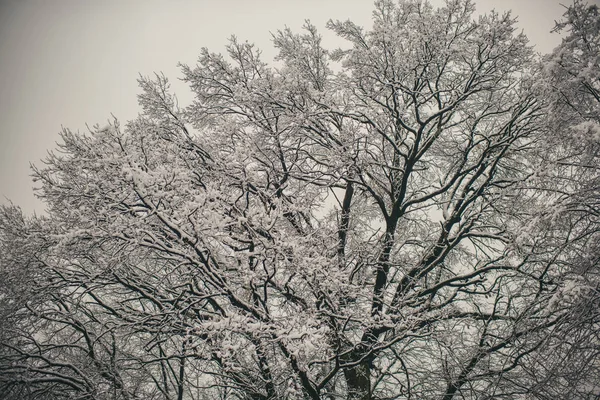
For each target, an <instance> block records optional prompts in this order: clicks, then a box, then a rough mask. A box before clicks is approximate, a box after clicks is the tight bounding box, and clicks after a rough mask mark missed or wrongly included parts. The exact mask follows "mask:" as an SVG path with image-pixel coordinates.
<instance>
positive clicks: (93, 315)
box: [0, 0, 600, 400]
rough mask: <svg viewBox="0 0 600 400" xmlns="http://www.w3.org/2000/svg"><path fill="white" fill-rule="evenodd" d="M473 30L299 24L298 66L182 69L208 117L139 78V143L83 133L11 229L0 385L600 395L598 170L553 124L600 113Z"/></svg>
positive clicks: (169, 393) (497, 36) (436, 17)
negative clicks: (324, 41) (36, 205)
mask: <svg viewBox="0 0 600 400" xmlns="http://www.w3.org/2000/svg"><path fill="white" fill-rule="evenodd" d="M580 6H581V5H580V4H579V3H576V4H575V5H574V6H573V7H572V8H571V9H570V10H573V9H577V7H580ZM581 7H583V6H581ZM587 10H594V9H593V8H589V9H587ZM473 12H474V6H473V4H472V3H471V2H470V1H468V0H452V1H448V2H447V3H446V5H445V6H444V7H442V8H438V9H434V8H433V7H432V6H431V5H430V4H428V3H426V2H420V1H412V0H402V1H400V2H399V3H397V4H396V3H392V2H390V1H378V2H376V4H375V12H374V28H373V29H372V30H371V31H364V30H363V29H362V28H360V27H358V26H356V25H355V24H353V23H352V22H350V21H346V22H339V21H337V22H333V21H331V22H330V23H329V25H328V28H329V29H331V30H333V31H334V32H335V33H337V34H338V35H339V36H341V37H343V38H345V39H346V40H347V41H348V43H349V48H347V49H343V50H336V51H332V52H330V51H327V50H325V49H323V48H322V47H321V38H320V36H319V34H318V33H317V30H316V28H315V27H314V26H312V25H311V24H310V23H308V22H307V23H306V25H305V27H304V33H302V34H295V33H293V32H291V31H290V30H284V31H281V32H278V33H277V34H276V35H274V39H273V40H274V44H275V46H276V47H277V49H278V50H279V55H278V61H279V66H278V68H273V67H269V66H268V65H267V64H266V63H265V62H263V61H261V59H260V52H259V51H258V50H257V49H255V48H254V46H253V45H250V44H248V43H242V42H239V41H238V40H237V39H235V38H233V39H232V40H231V42H230V44H229V46H228V47H227V55H228V57H227V58H226V57H225V56H222V55H220V54H214V53H210V52H209V51H208V50H206V49H204V50H202V52H201V55H200V58H199V60H198V65H197V66H195V67H189V66H182V69H183V74H184V79H185V81H186V82H188V83H189V85H190V87H191V88H192V90H193V91H194V93H195V101H194V103H193V104H192V105H190V106H189V107H187V108H185V109H180V108H179V106H178V103H177V100H176V98H175V97H174V96H173V95H172V94H170V92H169V85H168V81H167V79H166V78H165V77H164V76H162V75H157V76H156V77H155V79H147V78H140V81H139V83H140V87H141V89H142V93H141V95H140V96H139V100H140V105H141V107H142V108H143V113H142V114H141V115H140V116H139V117H138V118H137V119H135V120H133V121H131V122H129V123H128V124H126V126H125V127H124V128H121V126H120V125H119V123H118V122H117V121H114V122H113V123H111V124H109V125H108V126H106V127H104V128H100V127H96V128H94V129H93V130H91V131H90V132H89V133H88V134H79V133H73V132H71V131H69V130H64V131H63V133H62V139H63V143H62V144H61V145H60V152H58V153H53V154H51V155H50V156H49V157H48V158H47V159H46V160H45V166H44V167H43V168H40V169H35V177H36V179H37V180H38V182H39V183H40V184H41V189H40V192H39V195H40V197H41V198H42V199H43V200H44V201H45V202H46V204H47V207H48V216H47V217H44V218H32V219H28V218H24V217H23V216H22V215H21V213H20V212H19V211H18V210H17V209H15V208H14V207H5V208H4V209H3V214H2V218H1V219H0V220H1V221H2V225H1V226H2V230H1V232H0V244H1V246H2V249H4V250H5V251H4V252H2V254H3V256H2V258H1V259H0V266H1V267H2V269H3V272H4V270H7V271H16V272H15V273H14V276H15V277H21V279H15V280H9V281H8V283H7V284H5V285H4V286H2V290H3V293H2V296H1V297H0V300H2V301H3V306H2V307H3V312H4V313H5V314H6V315H7V318H6V321H7V324H10V329H7V330H6V332H9V334H6V335H3V336H2V352H1V353H0V357H1V360H0V371H2V372H3V375H4V376H6V377H7V378H6V379H3V380H0V393H3V394H4V395H5V397H9V398H10V397H11V396H12V397H13V398H23V397H30V398H35V397H36V396H37V397H44V396H45V397H44V398H50V397H51V396H53V397H55V398H69V396H71V397H81V398H89V399H104V398H106V399H109V398H132V399H133V398H144V399H146V398H148V399H153V398H156V399H178V400H179V399H184V398H190V399H191V398H223V399H280V398H281V399H321V398H327V399H338V398H345V399H392V398H393V399H398V398H407V399H409V398H413V399H415V398H426V399H429V398H432V399H433V398H440V399H458V398H473V399H474V398H548V397H545V396H552V397H555V398H556V397H563V398H564V397H569V398H586V396H588V395H591V394H596V395H597V394H598V389H599V388H598V387H596V386H594V379H595V378H597V377H598V367H599V365H598V361H597V360H598V357H597V354H598V350H599V348H600V347H599V345H600V342H599V341H598V334H597V332H598V326H599V322H600V319H598V313H597V311H595V310H596V309H597V306H598V302H599V299H600V297H599V296H598V294H599V290H598V288H599V282H598V279H597V277H598V270H597V263H598V258H597V256H598V253H597V251H596V250H597V247H593V246H597V245H595V243H598V240H597V239H598V232H599V230H598V212H597V210H598V209H597V199H598V196H597V195H598V186H597V183H598V173H597V172H598V171H597V168H587V167H585V166H582V165H579V164H577V166H578V167H579V169H578V168H576V167H577V166H576V165H574V164H573V161H574V160H579V159H578V158H577V157H578V156H577V154H575V153H574V151H573V149H574V148H575V147H577V146H575V147H574V145H573V143H576V141H574V140H570V139H568V137H570V136H572V135H573V133H572V132H574V131H578V130H580V125H576V126H575V127H573V126H570V127H568V128H565V130H564V131H561V132H558V131H556V130H552V129H553V127H555V126H556V124H555V123H554V122H553V120H552V119H551V118H550V117H548V114H549V113H548V111H549V110H553V108H552V107H561V108H560V109H561V111H564V113H563V114H562V115H561V121H573V118H569V117H568V116H569V115H571V114H573V111H572V110H571V109H573V108H574V109H577V110H578V112H580V114H579V116H578V117H577V118H584V119H585V118H588V115H591V114H593V113H594V112H597V110H598V108H597V107H598V104H596V103H594V102H593V101H591V100H589V101H588V100H581V99H578V100H577V101H575V100H570V101H569V102H568V104H566V105H565V104H564V103H561V102H560V101H558V100H556V98H557V97H556V96H558V97H560V96H562V95H561V94H560V91H561V90H563V92H565V93H574V92H576V91H577V88H573V87H572V86H570V87H565V88H564V89H557V88H556V87H555V86H553V84H552V82H555V83H556V82H561V83H565V82H564V80H563V79H561V78H560V74H557V73H556V71H555V70H553V69H542V68H539V67H538V64H537V61H538V60H537V59H536V57H535V55H534V54H533V52H532V50H531V48H530V47H528V46H527V40H526V38H525V37H524V36H523V35H522V34H515V28H514V20H513V19H511V17H510V15H509V14H506V15H499V14H497V13H490V14H488V15H486V16H483V17H481V18H479V19H478V20H477V21H474V20H473V19H472V15H473ZM569 12H571V11H569ZM590 13H591V14H590V15H589V16H587V17H585V18H588V17H589V18H591V19H592V20H593V18H592V17H594V18H596V19H595V21H597V13H596V14H593V11H590ZM586 15H587V14H586ZM589 18H588V19H589ZM574 21H575V20H573V21H571V22H570V23H571V25H573V26H578V25H577V24H576V22H574ZM577 21H579V20H577ZM590 23H591V22H590ZM594 23H596V26H597V22H594ZM561 26H562V25H561ZM573 32H575V31H573ZM596 32H597V30H596ZM574 34H575V33H574ZM565 43H571V42H568V41H567V42H565ZM562 47H563V48H562V50H561V49H559V50H557V52H558V53H560V54H562V56H561V57H566V56H565V54H567V53H568V52H569V51H570V52H571V53H572V54H579V53H578V52H577V51H575V50H573V49H572V48H571V47H569V45H565V44H564V43H563V46H562ZM557 52H555V54H558V53H557ZM590 54H591V52H590ZM596 62H597V61H596ZM333 63H337V64H336V66H337V67H336V68H333V67H331V66H332V65H333ZM336 71H337V72H336ZM561 73H562V72H561ZM549 82H550V83H549ZM577 82H579V81H577ZM597 83H598V82H597V80H596V81H594V82H593V83H592V86H591V87H592V88H595V89H594V90H595V91H589V90H588V95H592V97H593V94H594V93H597V86H594V85H597ZM583 86H584V87H586V86H585V83H584V84H583ZM588 86H589V85H588ZM588 103H589V104H588ZM580 104H585V107H583V106H581V107H580V106H579V105H580ZM584 108H585V109H584ZM553 115H555V114H553ZM585 121H588V120H587V119H585ZM565 123H566V122H565ZM586 126H587V125H586ZM549 133H552V134H553V136H552V137H554V138H555V140H552V141H546V140H545V138H546V137H547V135H548V134H549ZM561 134H562V135H563V136H564V137H565V138H561ZM549 143H552V145H550V144H549ZM595 143H596V144H595V145H596V151H595V152H593V151H592V152H589V151H588V153H586V157H587V159H586V160H587V161H586V163H587V164H586V165H588V164H589V165H595V164H594V162H595V160H596V159H597V141H596V142H595ZM587 149H588V150H589V149H590V147H589V146H588V148H587ZM565 160H566V161H567V162H568V164H567V165H566V164H565ZM577 163H579V161H577ZM540 166H543V168H540ZM581 168H584V170H585V173H583V171H584V170H582V169H581ZM583 175H585V180H581V179H582V176H583ZM590 249H592V250H593V252H590V253H589V254H588V251H589V250H590ZM592 253H593V255H591V256H590V254H592ZM23 280H25V282H27V284H26V283H24V282H23ZM26 285H29V286H30V287H31V288H33V290H31V291H30V292H25V293H20V291H21V289H22V288H23V287H24V286H26ZM15 293H20V294H19V296H20V297H19V298H18V301H12V300H10V299H12V298H14V296H15ZM5 303H6V304H5ZM569 338H572V340H568V339H569ZM557 354H565V361H564V362H563V363H562V364H560V362H559V360H558V358H557ZM18 377H21V378H18ZM555 379H556V380H557V382H556V384H552V385H549V384H548V383H549V382H551V381H552V380H555Z"/></svg>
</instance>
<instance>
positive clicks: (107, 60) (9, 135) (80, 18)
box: [0, 0, 600, 213]
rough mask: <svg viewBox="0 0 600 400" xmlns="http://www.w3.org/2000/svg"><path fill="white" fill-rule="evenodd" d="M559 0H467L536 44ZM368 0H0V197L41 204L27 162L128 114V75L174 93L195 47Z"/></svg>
mask: <svg viewBox="0 0 600 400" xmlns="http://www.w3.org/2000/svg"><path fill="white" fill-rule="evenodd" d="M592 1H596V2H598V1H600V0H592ZM560 2H562V3H564V4H568V3H569V1H568V0H476V4H477V10H478V12H481V13H483V12H487V11H489V10H491V9H492V8H496V9H497V10H499V11H506V10H509V9H512V10H513V14H514V15H515V16H518V18H519V27H520V28H522V29H523V30H524V32H525V34H526V35H527V36H528V37H529V39H530V41H531V43H532V44H534V45H535V46H536V49H537V50H538V51H539V52H543V53H545V52H549V51H551V50H552V48H554V47H555V46H556V45H557V44H558V43H559V41H560V38H559V37H558V36H557V35H556V34H550V33H549V32H550V30H551V29H552V27H553V25H554V22H553V21H554V20H556V19H559V18H560V17H561V15H562V13H563V11H564V8H563V7H562V6H561V5H560ZM434 3H436V1H434ZM372 4H373V2H372V1H370V0H197V1H191V0H190V1H185V0H170V1H167V0H163V1H158V0H102V1H100V0H96V1H92V0H0V202H2V203H6V202H7V201H8V200H12V201H13V202H14V203H15V204H17V205H20V206H21V207H22V208H23V210H24V211H25V212H27V213H31V212H37V213H41V212H43V210H44V206H43V204H42V203H40V202H39V201H38V200H37V199H35V197H34V195H33V190H32V186H33V183H32V181H31V178H30V176H29V175H30V168H29V165H30V163H35V164H38V165H39V164H40V160H41V159H42V158H44V157H45V155H46V152H47V151H48V150H50V149H52V148H54V147H55V143H56V142H57V141H58V140H59V137H58V133H59V132H60V130H61V126H64V127H68V128H70V129H72V130H75V131H77V130H80V131H85V130H86V125H85V124H86V123H87V124H89V125H90V126H92V125H94V124H96V123H99V124H101V125H104V124H106V122H107V120H108V119H109V118H110V115H111V113H112V114H114V115H115V116H116V117H117V118H118V119H119V120H121V121H126V120H128V119H131V118H134V117H135V116H136V115H137V113H138V111H139V108H138V106H137V99H136V95H137V93H138V87H137V82H136V79H137V77H138V75H139V74H142V75H149V74H152V73H153V72H154V71H162V72H164V73H165V75H166V76H167V77H168V78H170V80H171V82H172V83H173V87H174V89H175V91H176V92H179V93H178V97H179V98H180V99H185V98H186V95H185V93H183V94H182V93H181V92H182V91H185V87H182V86H181V83H180V82H178V81H177V78H179V77H181V74H180V73H179V70H178V68H177V63H178V62H182V63H186V64H194V62H195V60H196V57H197V55H198V54H199V50H200V48H202V47H208V48H209V49H211V50H212V51H218V52H220V51H222V50H223V48H224V46H225V44H226V41H227V38H228V37H229V36H231V35H232V34H235V35H236V36H237V37H238V38H239V39H242V40H248V41H249V42H253V43H255V44H257V45H258V47H260V48H261V49H262V50H263V55H264V58H265V59H266V60H270V59H272V57H273V56H274V52H273V50H272V46H271V42H270V38H271V35H270V32H275V31H277V30H278V29H281V28H283V27H284V26H285V25H287V26H289V27H291V28H292V29H294V30H296V31H297V30H298V29H299V28H300V26H301V25H302V23H303V21H304V20H305V19H310V20H311V22H312V23H313V24H314V25H316V26H317V27H318V28H320V29H321V30H322V32H323V34H324V42H325V44H326V45H327V43H329V44H331V45H332V46H334V47H335V46H337V45H339V42H335V40H334V39H333V38H331V36H327V35H325V34H326V32H325V29H324V26H325V23H326V22H327V20H328V19H330V18H331V19H341V20H345V19H348V18H349V19H351V20H353V21H354V22H356V23H358V24H360V25H362V26H368V27H370V25H371V11H372Z"/></svg>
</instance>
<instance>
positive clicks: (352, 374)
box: [344, 361, 371, 400]
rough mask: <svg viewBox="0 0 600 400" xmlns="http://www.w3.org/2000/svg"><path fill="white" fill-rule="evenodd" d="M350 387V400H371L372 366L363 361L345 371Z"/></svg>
mask: <svg viewBox="0 0 600 400" xmlns="http://www.w3.org/2000/svg"><path fill="white" fill-rule="evenodd" d="M344 376H345V377H346V385H347V386H348V396H347V399H348V400H371V366H370V365H369V361H363V362H361V363H360V364H358V365H355V366H354V367H352V368H348V369H345V370H344Z"/></svg>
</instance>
